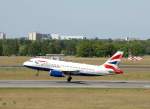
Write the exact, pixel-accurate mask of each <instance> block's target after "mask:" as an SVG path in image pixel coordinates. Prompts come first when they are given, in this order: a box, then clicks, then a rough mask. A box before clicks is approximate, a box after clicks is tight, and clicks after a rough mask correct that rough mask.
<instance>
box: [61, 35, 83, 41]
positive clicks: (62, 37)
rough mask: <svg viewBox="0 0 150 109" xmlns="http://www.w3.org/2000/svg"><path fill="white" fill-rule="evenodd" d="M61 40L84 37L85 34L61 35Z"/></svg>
mask: <svg viewBox="0 0 150 109" xmlns="http://www.w3.org/2000/svg"><path fill="white" fill-rule="evenodd" d="M61 39H62V40H70V39H85V36H68V35H62V36H61Z"/></svg>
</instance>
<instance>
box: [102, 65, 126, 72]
mask: <svg viewBox="0 0 150 109" xmlns="http://www.w3.org/2000/svg"><path fill="white" fill-rule="evenodd" d="M104 66H105V68H108V69H112V70H113V71H114V72H115V73H116V74H122V73H123V71H122V70H120V69H116V68H115V67H113V66H111V65H108V64H105V65H104Z"/></svg>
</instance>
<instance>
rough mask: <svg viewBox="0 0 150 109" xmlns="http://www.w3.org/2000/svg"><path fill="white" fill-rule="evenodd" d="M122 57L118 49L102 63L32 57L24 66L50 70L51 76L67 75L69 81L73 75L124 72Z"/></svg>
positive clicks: (100, 74)
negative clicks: (91, 63)
mask: <svg viewBox="0 0 150 109" xmlns="http://www.w3.org/2000/svg"><path fill="white" fill-rule="evenodd" d="M122 57H123V52H122V51H117V52H116V53H115V54H114V55H113V56H112V57H111V58H109V59H108V60H107V61H106V62H105V63H104V64H102V65H90V64H82V63H74V62H67V61H60V60H52V59H45V58H32V59H30V60H28V61H26V62H24V63H23V66H25V67H28V68H31V69H35V70H38V71H39V70H42V71H48V72H49V76H53V77H65V76H67V81H68V82H71V80H72V75H78V76H104V75H113V74H123V71H122V70H121V69H120V68H119V63H120V61H121V59H122Z"/></svg>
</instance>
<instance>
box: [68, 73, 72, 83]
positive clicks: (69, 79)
mask: <svg viewBox="0 0 150 109" xmlns="http://www.w3.org/2000/svg"><path fill="white" fill-rule="evenodd" d="M71 80H72V77H71V73H69V75H68V78H67V82H71Z"/></svg>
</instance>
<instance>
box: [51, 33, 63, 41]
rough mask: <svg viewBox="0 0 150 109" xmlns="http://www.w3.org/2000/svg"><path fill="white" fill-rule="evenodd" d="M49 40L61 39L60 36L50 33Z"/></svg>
mask: <svg viewBox="0 0 150 109" xmlns="http://www.w3.org/2000/svg"><path fill="white" fill-rule="evenodd" d="M51 38H52V39H57V40H60V39H61V36H60V35H59V34H54V33H52V34H51Z"/></svg>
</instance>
